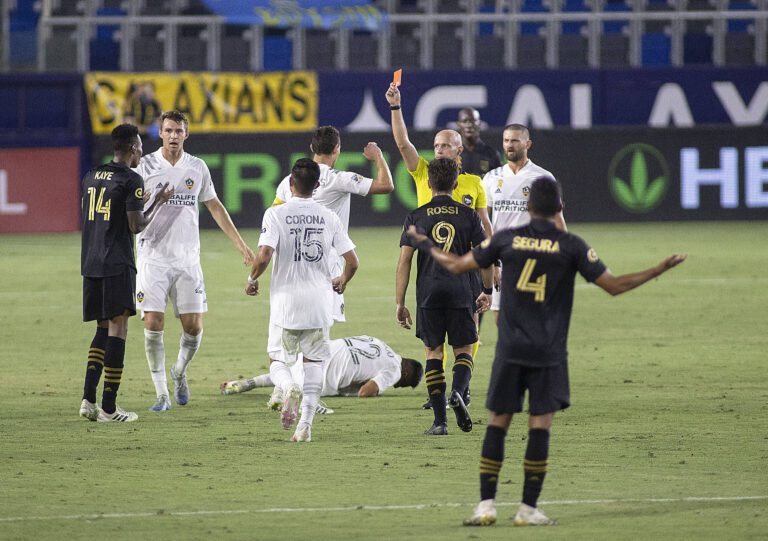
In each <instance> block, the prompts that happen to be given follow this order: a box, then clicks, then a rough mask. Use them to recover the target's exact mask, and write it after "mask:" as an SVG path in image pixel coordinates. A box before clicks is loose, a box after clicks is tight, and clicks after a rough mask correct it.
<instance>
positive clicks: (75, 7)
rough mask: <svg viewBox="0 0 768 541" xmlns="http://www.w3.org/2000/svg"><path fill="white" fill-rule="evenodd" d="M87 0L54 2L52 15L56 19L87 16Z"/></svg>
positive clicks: (59, 0) (60, 0)
mask: <svg viewBox="0 0 768 541" xmlns="http://www.w3.org/2000/svg"><path fill="white" fill-rule="evenodd" d="M87 5H88V3H87V2H86V0H53V1H52V2H51V15H53V16H55V17H78V16H80V15H85V10H86V7H87Z"/></svg>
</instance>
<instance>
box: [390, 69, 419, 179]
mask: <svg viewBox="0 0 768 541" xmlns="http://www.w3.org/2000/svg"><path fill="white" fill-rule="evenodd" d="M386 96H387V102H389V106H390V108H392V107H397V109H392V135H393V136H394V137H395V143H396V144H397V148H398V150H399V151H400V155H401V156H402V157H403V160H405V166H406V167H407V168H408V171H415V170H416V166H418V165H419V153H418V151H417V150H416V147H415V146H413V143H411V140H410V139H408V128H406V127H405V120H404V119H403V110H402V109H401V108H400V90H399V89H398V88H397V85H395V83H390V85H389V89H388V90H387V93H386Z"/></svg>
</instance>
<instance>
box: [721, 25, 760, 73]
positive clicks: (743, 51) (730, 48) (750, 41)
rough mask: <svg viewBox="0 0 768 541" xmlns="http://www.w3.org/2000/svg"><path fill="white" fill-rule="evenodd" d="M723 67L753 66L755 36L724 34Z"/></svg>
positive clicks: (739, 33)
mask: <svg viewBox="0 0 768 541" xmlns="http://www.w3.org/2000/svg"><path fill="white" fill-rule="evenodd" d="M725 65H726V66H754V65H755V36H753V35H752V34H750V33H748V32H727V33H726V34H725Z"/></svg>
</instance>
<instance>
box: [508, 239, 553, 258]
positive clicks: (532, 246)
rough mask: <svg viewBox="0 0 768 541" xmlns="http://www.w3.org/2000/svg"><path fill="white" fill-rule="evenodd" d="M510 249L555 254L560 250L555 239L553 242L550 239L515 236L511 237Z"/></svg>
mask: <svg viewBox="0 0 768 541" xmlns="http://www.w3.org/2000/svg"><path fill="white" fill-rule="evenodd" d="M512 249H513V250H526V251H532V252H546V253H549V254H557V253H559V252H560V243H559V242H557V241H554V242H553V241H551V240H550V239H536V238H532V237H515V238H513V239H512Z"/></svg>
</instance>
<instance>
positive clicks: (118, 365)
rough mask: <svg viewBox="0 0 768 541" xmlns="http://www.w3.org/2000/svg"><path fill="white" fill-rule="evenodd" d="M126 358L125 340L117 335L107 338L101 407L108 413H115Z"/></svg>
mask: <svg viewBox="0 0 768 541" xmlns="http://www.w3.org/2000/svg"><path fill="white" fill-rule="evenodd" d="M124 359H125V340H123V339H122V338H118V337H117V336H110V337H109V338H108V339H107V352H106V353H105V354H104V392H103V393H102V395H101V409H103V410H104V411H105V412H106V413H115V407H116V405H115V401H116V400H117V390H118V389H119V388H120V380H121V378H122V377H123V361H124Z"/></svg>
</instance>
